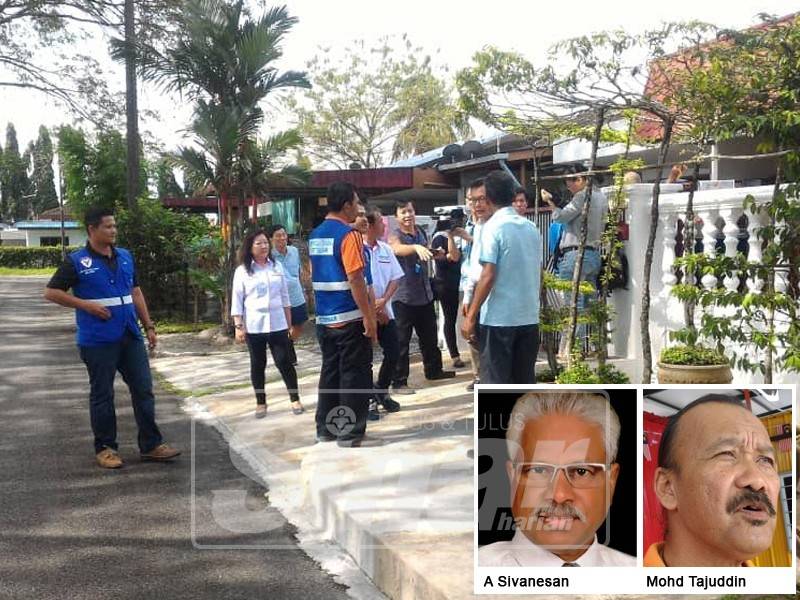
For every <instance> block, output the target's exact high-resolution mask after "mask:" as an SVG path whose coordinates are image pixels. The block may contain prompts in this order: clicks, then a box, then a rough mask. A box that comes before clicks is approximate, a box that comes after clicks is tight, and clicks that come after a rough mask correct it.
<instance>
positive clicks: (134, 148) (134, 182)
mask: <svg viewBox="0 0 800 600" xmlns="http://www.w3.org/2000/svg"><path fill="white" fill-rule="evenodd" d="M125 116H126V121H127V141H128V159H127V167H128V181H127V188H126V189H127V200H128V208H129V209H134V208H136V199H137V196H138V195H139V123H138V120H139V112H138V107H137V100H136V30H135V15H134V5H133V0H125Z"/></svg>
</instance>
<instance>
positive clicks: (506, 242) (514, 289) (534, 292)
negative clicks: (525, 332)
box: [473, 206, 542, 327]
mask: <svg viewBox="0 0 800 600" xmlns="http://www.w3.org/2000/svg"><path fill="white" fill-rule="evenodd" d="M475 250H476V249H475V248H473V252H475ZM480 262H481V264H486V263H491V264H493V265H495V268H496V274H495V279H494V285H493V286H492V290H491V291H490V292H489V296H488V297H487V298H486V301H485V302H484V303H483V306H482V307H481V318H480V322H481V325H488V326H492V327H517V326H520V325H536V324H538V323H539V288H540V279H541V273H542V237H541V235H539V231H538V229H536V226H535V225H534V224H533V223H531V222H530V221H528V220H527V219H526V218H524V217H521V216H519V215H518V214H517V213H516V211H515V210H514V209H513V208H512V207H510V206H507V207H504V208H501V209H499V210H497V211H496V212H495V213H494V215H492V218H491V219H489V220H488V221H487V222H486V224H485V225H484V226H483V230H482V232H481V239H480Z"/></svg>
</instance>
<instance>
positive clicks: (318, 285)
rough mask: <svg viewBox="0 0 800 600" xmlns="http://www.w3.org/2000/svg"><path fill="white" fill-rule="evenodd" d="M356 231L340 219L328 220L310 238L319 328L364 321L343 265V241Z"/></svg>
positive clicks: (309, 250)
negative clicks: (359, 320) (357, 320)
mask: <svg viewBox="0 0 800 600" xmlns="http://www.w3.org/2000/svg"><path fill="white" fill-rule="evenodd" d="M351 231H353V229H352V228H351V227H350V226H349V225H346V224H344V223H342V222H341V221H339V220H338V219H325V220H324V221H323V222H322V224H320V225H319V226H318V227H317V228H316V229H314V231H312V232H311V235H310V236H309V238H308V255H309V257H310V258H311V281H312V287H313V288H314V300H315V302H316V306H317V324H318V325H336V324H338V323H347V322H348V321H354V320H356V319H360V318H362V316H363V315H362V314H361V311H360V310H359V308H358V305H357V304H356V301H355V299H354V298H353V293H352V292H351V291H350V282H349V281H348V279H347V273H345V270H344V263H343V262H342V240H343V239H344V237H345V236H346V235H347V234H349V233H350V232H351Z"/></svg>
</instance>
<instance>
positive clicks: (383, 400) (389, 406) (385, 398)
mask: <svg viewBox="0 0 800 600" xmlns="http://www.w3.org/2000/svg"><path fill="white" fill-rule="evenodd" d="M378 406H382V407H383V410H385V411H386V412H387V413H393V412H397V411H398V410H400V403H399V402H398V401H397V400H393V399H392V397H391V396H390V395H389V394H383V395H382V396H381V397H380V398H378Z"/></svg>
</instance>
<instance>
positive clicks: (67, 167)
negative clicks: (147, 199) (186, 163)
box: [58, 125, 147, 218]
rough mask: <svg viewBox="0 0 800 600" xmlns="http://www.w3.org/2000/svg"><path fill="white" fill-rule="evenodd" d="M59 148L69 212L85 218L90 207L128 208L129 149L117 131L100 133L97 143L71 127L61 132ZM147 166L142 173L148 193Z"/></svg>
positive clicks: (65, 127) (143, 167) (143, 187)
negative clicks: (126, 206) (84, 215)
mask: <svg viewBox="0 0 800 600" xmlns="http://www.w3.org/2000/svg"><path fill="white" fill-rule="evenodd" d="M58 147H59V152H60V155H61V158H62V164H63V167H64V187H65V191H64V195H65V197H66V200H67V205H68V206H69V208H70V210H71V211H72V212H73V214H75V215H76V216H77V217H78V218H82V216H83V214H84V213H85V212H86V209H88V208H89V207H90V206H103V207H106V208H110V209H116V208H121V207H124V206H125V205H126V186H127V173H128V165H127V155H128V148H127V143H126V141H125V136H123V135H122V134H121V133H120V132H119V131H116V130H113V129H111V130H101V131H98V132H97V134H96V135H95V139H94V141H92V140H90V139H89V138H87V136H86V134H85V133H84V132H83V130H82V129H76V128H74V127H71V126H69V125H65V126H62V127H61V128H59V130H58ZM145 165H146V164H145V163H144V162H143V163H142V169H141V171H140V173H139V185H140V189H146V187H147V186H146V182H147V174H146V172H145Z"/></svg>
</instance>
